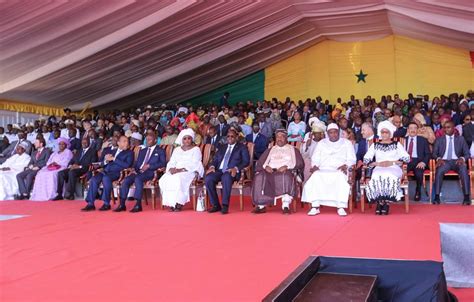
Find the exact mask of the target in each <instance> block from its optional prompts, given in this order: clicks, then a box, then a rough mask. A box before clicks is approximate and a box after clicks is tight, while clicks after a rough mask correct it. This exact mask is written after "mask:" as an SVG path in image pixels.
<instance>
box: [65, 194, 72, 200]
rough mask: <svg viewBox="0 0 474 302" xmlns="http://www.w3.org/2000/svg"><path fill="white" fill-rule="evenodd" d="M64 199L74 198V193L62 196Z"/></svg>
mask: <svg viewBox="0 0 474 302" xmlns="http://www.w3.org/2000/svg"><path fill="white" fill-rule="evenodd" d="M64 199H66V200H74V195H67V196H64Z"/></svg>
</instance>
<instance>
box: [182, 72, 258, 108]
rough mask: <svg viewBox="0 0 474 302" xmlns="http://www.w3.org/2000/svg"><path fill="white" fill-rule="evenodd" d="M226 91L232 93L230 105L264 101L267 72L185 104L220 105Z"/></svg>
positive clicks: (200, 96)
mask: <svg viewBox="0 0 474 302" xmlns="http://www.w3.org/2000/svg"><path fill="white" fill-rule="evenodd" d="M226 91H227V92H229V93H230V98H229V103H230V104H236V103H237V102H244V101H247V100H251V101H257V100H263V99H264V93H265V71H264V70H260V71H258V72H256V73H253V74H251V75H248V76H246V77H245V78H242V79H240V80H237V81H234V82H232V83H230V84H226V85H224V86H221V87H219V88H217V89H214V90H212V91H209V92H207V93H204V94H201V95H199V96H197V97H194V98H192V99H189V100H187V101H186V102H184V103H185V104H188V103H191V104H193V105H199V104H210V103H213V104H219V100H220V99H221V97H222V95H223V94H224V92H226Z"/></svg>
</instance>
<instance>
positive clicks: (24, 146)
mask: <svg viewBox="0 0 474 302" xmlns="http://www.w3.org/2000/svg"><path fill="white" fill-rule="evenodd" d="M18 146H20V147H22V148H23V150H25V151H26V149H28V143H27V142H25V141H23V142H21V143H19V144H18Z"/></svg>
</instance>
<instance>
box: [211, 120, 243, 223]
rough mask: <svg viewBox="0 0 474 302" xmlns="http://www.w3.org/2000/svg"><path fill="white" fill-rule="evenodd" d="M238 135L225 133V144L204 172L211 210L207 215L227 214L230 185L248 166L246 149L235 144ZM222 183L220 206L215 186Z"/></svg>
mask: <svg viewBox="0 0 474 302" xmlns="http://www.w3.org/2000/svg"><path fill="white" fill-rule="evenodd" d="M237 138H238V134H237V132H235V130H232V129H229V131H228V132H227V144H224V145H222V146H220V148H219V150H218V151H217V152H216V154H215V155H214V158H213V160H212V164H211V166H210V167H209V169H208V170H207V172H206V176H205V179H204V181H205V184H206V190H207V194H209V198H210V200H211V204H212V208H210V209H209V210H208V212H209V213H215V212H219V211H220V212H221V213H222V214H227V213H229V201H230V194H231V192H232V184H233V182H234V181H236V180H238V179H239V177H240V172H241V171H242V170H243V169H244V168H245V167H247V166H248V165H249V163H250V155H249V152H248V149H247V147H246V146H245V145H244V144H242V143H239V142H237ZM219 182H221V183H222V206H221V204H220V203H219V197H218V196H217V189H216V186H217V184H218V183H219Z"/></svg>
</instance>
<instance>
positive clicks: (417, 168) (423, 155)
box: [405, 122, 431, 201]
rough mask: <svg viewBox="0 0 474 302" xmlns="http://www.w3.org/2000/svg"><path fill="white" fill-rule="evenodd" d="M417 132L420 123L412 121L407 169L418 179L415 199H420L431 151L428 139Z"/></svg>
mask: <svg viewBox="0 0 474 302" xmlns="http://www.w3.org/2000/svg"><path fill="white" fill-rule="evenodd" d="M417 132H418V125H417V124H416V123H414V122H411V123H410V124H409V125H408V129H407V133H408V136H407V138H406V142H405V148H406V150H407V152H408V154H409V155H410V162H409V163H408V167H407V171H408V172H410V171H413V173H414V174H415V179H416V190H415V201H420V199H421V186H422V184H423V173H424V171H425V169H427V167H428V163H429V160H430V158H431V152H430V147H429V143H428V140H427V139H426V138H424V137H423V136H418V135H417Z"/></svg>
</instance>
